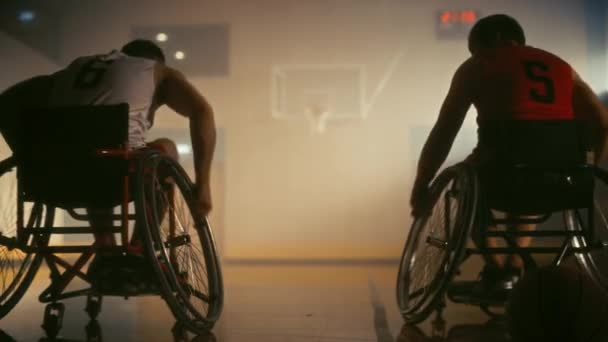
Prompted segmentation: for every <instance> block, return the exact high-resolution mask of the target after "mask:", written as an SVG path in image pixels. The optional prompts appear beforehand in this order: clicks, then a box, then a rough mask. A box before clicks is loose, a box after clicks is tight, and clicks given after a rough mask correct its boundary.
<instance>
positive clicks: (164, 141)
mask: <svg viewBox="0 0 608 342" xmlns="http://www.w3.org/2000/svg"><path fill="white" fill-rule="evenodd" d="M146 148H150V149H154V150H157V151H159V152H160V153H162V154H163V155H165V156H168V157H169V158H171V159H173V160H175V161H178V160H179V153H178V151H177V146H176V145H175V143H174V142H173V141H172V140H171V139H168V138H159V139H156V140H153V141H151V142H149V143H148V144H147V146H146ZM161 211H162V212H161V213H159V216H160V217H162V216H164V214H165V211H166V208H162V209H161ZM139 229H141V228H140V226H139V223H136V227H135V230H134V231H133V235H132V236H131V246H132V248H133V250H134V251H140V250H141V246H142V241H141V238H140V234H139Z"/></svg>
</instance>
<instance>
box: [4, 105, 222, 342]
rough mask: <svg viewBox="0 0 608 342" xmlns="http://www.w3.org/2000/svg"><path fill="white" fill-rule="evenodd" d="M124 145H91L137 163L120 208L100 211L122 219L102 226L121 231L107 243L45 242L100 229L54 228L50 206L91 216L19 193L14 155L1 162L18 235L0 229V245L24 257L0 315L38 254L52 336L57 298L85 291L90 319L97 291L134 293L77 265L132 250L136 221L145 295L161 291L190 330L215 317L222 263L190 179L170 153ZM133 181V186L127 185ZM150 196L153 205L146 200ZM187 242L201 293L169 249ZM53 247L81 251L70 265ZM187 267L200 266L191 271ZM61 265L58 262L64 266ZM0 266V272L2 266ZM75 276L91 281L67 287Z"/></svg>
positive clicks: (28, 277) (28, 279) (96, 309)
mask: <svg viewBox="0 0 608 342" xmlns="http://www.w3.org/2000/svg"><path fill="white" fill-rule="evenodd" d="M125 108H127V109H128V107H125V106H124V105H120V106H117V107H116V108H110V110H114V109H116V110H115V112H117V113H118V112H120V114H121V115H126V113H127V112H128V111H127V112H125ZM76 109H78V108H76ZM127 146H128V144H127V143H124V144H123V145H122V146H120V147H119V148H98V149H97V150H96V151H95V154H96V155H97V157H96V158H114V159H122V160H123V161H124V163H125V165H129V164H128V163H131V165H132V164H133V163H135V166H136V170H135V171H136V172H135V177H131V176H130V170H128V169H127V168H126V167H125V173H124V174H123V175H122V196H121V198H120V203H119V206H120V212H119V213H118V214H112V215H111V216H110V217H108V216H106V215H104V216H103V217H104V218H108V219H109V218H111V220H112V221H116V220H120V225H119V226H116V225H115V224H114V223H113V224H112V226H111V227H103V228H104V232H111V233H113V234H116V233H118V234H120V242H121V244H120V245H116V246H112V247H102V246H99V245H97V243H96V242H94V243H93V244H90V245H72V246H49V241H50V237H51V236H52V235H68V234H92V233H95V232H97V231H98V230H97V228H94V227H92V226H87V227H85V226H78V227H64V226H57V227H55V226H54V225H53V221H54V213H55V209H56V207H59V208H62V209H64V210H65V211H66V212H67V213H68V214H69V215H70V216H71V217H72V218H74V219H76V220H80V221H86V220H90V219H91V218H92V217H93V216H92V215H89V214H79V213H78V212H76V209H77V208H84V207H81V206H70V205H62V204H61V203H57V202H53V203H51V202H47V201H45V200H41V199H40V198H39V197H38V198H36V197H35V196H31V194H28V193H27V192H26V191H24V184H23V181H24V175H23V174H22V172H21V171H22V169H21V167H20V166H19V165H18V164H19V163H18V162H17V160H18V156H12V157H9V158H8V159H6V160H4V161H2V162H0V177H2V176H3V175H4V174H5V173H7V172H9V171H10V170H11V169H13V168H15V167H17V196H16V199H17V206H16V211H17V218H16V221H17V222H16V234H15V236H12V237H11V236H5V235H2V231H0V248H2V247H3V246H4V247H6V248H7V250H9V251H10V250H12V249H18V250H20V251H22V252H23V253H24V254H25V257H24V258H23V263H22V264H21V265H20V266H19V267H20V268H19V272H18V273H17V274H15V273H13V275H14V276H15V277H14V278H13V280H12V282H11V284H10V285H9V286H8V287H7V288H5V289H4V290H5V291H4V292H0V318H2V317H3V316H5V315H7V314H8V313H9V312H10V311H11V310H12V308H13V307H14V306H15V305H17V303H18V302H19V300H20V299H21V298H22V296H23V295H24V294H25V292H26V291H27V288H28V287H29V286H30V284H31V283H32V281H33V279H34V277H35V275H36V272H37V271H38V268H39V267H40V265H41V263H42V261H43V260H44V261H45V262H46V264H47V265H48V268H49V270H50V275H51V283H50V285H49V286H48V287H47V288H46V289H45V290H43V291H42V293H41V294H40V295H39V297H38V299H39V301H40V302H41V303H49V304H48V305H47V306H46V308H45V315H44V322H43V325H42V327H43V328H44V330H45V331H46V333H47V336H49V337H50V338H54V337H55V336H57V334H58V332H59V330H60V329H61V325H62V319H63V313H64V310H65V308H64V305H63V304H62V303H59V302H58V301H60V300H63V299H67V298H73V297H79V296H87V304H86V311H87V313H88V314H89V317H90V318H91V319H92V320H94V319H96V318H97V316H98V314H99V313H100V311H101V301H102V297H103V296H108V295H110V296H121V297H125V299H127V298H128V297H129V296H136V295H140V294H138V293H135V294H134V293H127V294H124V293H116V292H112V293H109V292H107V291H103V290H100V289H99V288H98V287H97V286H96V285H95V284H94V283H93V281H92V279H90V277H89V276H88V275H87V274H86V273H84V272H82V271H81V269H82V268H83V267H85V266H86V265H87V262H88V261H89V260H90V259H91V257H92V256H93V255H94V254H95V253H96V252H101V251H103V252H107V253H114V254H118V255H125V254H127V253H130V252H131V250H130V241H129V224H130V223H131V222H133V221H135V222H140V224H139V225H134V228H133V230H134V231H135V229H139V233H140V234H141V235H140V238H141V240H142V242H143V243H144V253H145V255H146V256H147V259H148V262H150V263H151V265H152V269H154V273H155V274H156V276H157V284H156V285H157V288H158V289H157V290H156V291H154V293H144V294H158V295H161V296H162V298H163V299H164V300H165V302H166V303H167V305H168V307H169V309H170V310H171V312H172V313H173V315H174V317H175V318H176V320H177V321H178V322H179V323H180V324H181V325H182V326H184V327H186V328H188V329H190V330H192V331H194V332H195V333H204V332H207V331H209V330H210V329H211V328H212V327H213V325H214V324H215V322H216V321H217V320H218V319H219V316H220V314H221V311H222V307H223V282H222V274H221V268H220V262H219V259H218V256H217V251H216V246H215V242H214V239H213V235H212V233H211V228H210V226H209V223H208V221H207V220H206V219H205V218H204V217H201V216H199V215H198V214H197V212H198V208H195V207H194V201H193V196H194V185H193V184H192V182H191V181H190V179H189V177H188V175H187V173H186V172H185V171H184V170H183V169H182V168H181V166H180V165H179V164H178V163H177V162H176V161H173V160H172V159H171V158H169V157H167V156H164V155H162V154H160V153H159V152H157V151H154V150H150V149H144V150H130V149H129V148H128V147H127ZM161 167H162V168H163V172H162V179H163V182H164V181H165V180H166V179H170V181H171V182H170V184H169V185H170V189H169V191H168V195H167V198H164V195H163V196H159V195H158V194H159V193H160V192H162V193H164V191H165V190H164V189H160V190H159V188H160V181H159V178H160V177H158V174H159V169H160V168H161ZM133 183H134V184H135V186H133ZM176 192H179V194H180V195H181V198H182V199H183V204H184V205H185V206H186V208H185V209H184V210H187V211H188V216H190V219H191V220H192V223H193V227H192V229H191V230H189V227H185V228H184V227H183V226H181V224H182V223H181V222H177V221H179V219H176V217H175V215H176V214H177V213H176V212H175V210H176V208H175V207H174V205H175V204H176V203H175V201H174V198H175V195H176ZM28 196H29V197H28ZM38 196H39V195H38ZM163 199H164V200H165V201H166V203H165V204H166V205H167V208H166V210H165V209H160V210H159V208H158V206H159V204H157V200H163ZM131 201H134V204H135V206H134V207H135V213H130V212H129V203H130V202H131ZM151 201H152V202H153V203H150V202H151ZM26 202H28V203H33V206H32V210H31V212H30V217H29V219H27V220H26V219H25V215H26V210H25V203H26ZM112 206H114V204H110V205H109V206H108V207H112ZM161 208H162V204H161ZM44 209H46V211H44ZM163 210H165V211H164V213H159V212H160V211H163ZM167 215H168V220H167V221H168V225H169V228H168V237H165V236H164V235H163V234H164V232H163V231H161V229H162V228H161V226H162V225H163V223H164V222H165V221H164V217H165V216H167ZM176 220H177V221H176ZM0 228H1V227H0ZM9 229H10V228H9ZM153 230H154V231H153ZM178 230H180V231H178ZM193 244H194V245H195V251H194V253H196V254H201V255H197V257H201V258H202V257H204V261H203V264H204V265H202V264H201V262H200V261H198V260H196V262H197V263H198V264H193V261H192V260H193V259H192V256H190V258H189V259H188V260H186V261H185V262H190V265H189V266H190V270H189V271H190V272H198V271H201V267H202V270H203V271H204V272H205V273H206V274H204V277H205V279H204V280H205V281H206V283H207V284H206V285H204V287H206V289H205V290H206V291H207V293H203V292H204V291H203V290H201V289H200V287H197V286H196V285H199V284H197V283H196V282H198V281H200V279H198V278H197V279H194V282H195V283H191V282H187V281H186V282H184V281H185V280H184V279H186V278H187V277H189V276H192V274H189V273H188V272H189V271H188V270H186V271H184V270H183V269H181V265H177V262H178V260H177V257H176V255H175V250H176V249H178V248H182V247H183V248H190V247H192V245H193ZM199 246H200V247H199ZM197 248H198V250H197ZM167 250H168V251H167ZM56 253H59V254H64V253H65V254H80V256H78V257H77V258H76V259H75V261H74V262H73V263H71V262H70V261H68V260H66V259H65V258H62V257H61V256H58V255H56ZM181 261H183V259H182V260H181ZM161 263H162V265H161ZM193 265H194V267H198V268H197V269H196V270H195V269H193V268H192V267H193ZM60 268H63V272H62V271H61V269H60ZM0 271H2V270H1V269H0ZM184 277H186V278H184ZM75 278H79V279H81V280H84V281H85V282H86V283H88V284H90V285H91V286H90V287H88V288H84V289H79V290H74V291H66V290H67V288H68V286H69V285H70V284H71V282H72V280H74V279H75ZM180 281H181V282H180ZM0 290H1V289H0ZM197 299H198V300H200V301H201V302H202V303H206V304H200V305H197V304H199V303H198V302H197V303H193V301H195V300H197ZM200 306H203V308H200Z"/></svg>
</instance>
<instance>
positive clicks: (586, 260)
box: [564, 204, 608, 289]
mask: <svg viewBox="0 0 608 342" xmlns="http://www.w3.org/2000/svg"><path fill="white" fill-rule="evenodd" d="M596 206H597V204H596ZM597 209H598V208H596V210H597ZM564 220H565V222H566V229H568V230H571V231H582V230H583V225H582V224H581V219H580V216H579V215H577V213H576V211H575V210H567V211H566V212H564ZM599 224H603V223H599ZM588 246H590V243H589V241H587V239H586V238H585V235H583V236H575V237H573V238H572V247H575V248H585V247H588ZM603 253H605V252H604V251H602V250H599V249H598V250H593V251H590V252H578V253H575V256H576V261H577V262H578V263H579V265H580V266H582V267H583V268H584V269H585V270H586V271H587V273H588V274H589V275H590V276H591V278H592V279H593V280H595V282H596V283H597V284H599V285H600V286H602V287H604V288H606V289H608V272H607V271H606V270H602V268H601V266H600V258H603V259H604V261H603V263H605V262H606V261H605V259H606V256H605V255H603Z"/></svg>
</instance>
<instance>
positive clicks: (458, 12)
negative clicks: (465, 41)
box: [435, 9, 480, 39]
mask: <svg viewBox="0 0 608 342" xmlns="http://www.w3.org/2000/svg"><path fill="white" fill-rule="evenodd" d="M479 18H480V14H479V11H477V10H474V9H446V10H439V11H437V12H436V13H435V28H436V32H437V38H438V39H462V38H467V36H468V34H469V31H470V30H471V28H472V27H473V25H475V23H476V22H477V20H478V19H479Z"/></svg>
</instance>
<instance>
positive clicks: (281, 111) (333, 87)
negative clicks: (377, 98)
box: [271, 64, 366, 132]
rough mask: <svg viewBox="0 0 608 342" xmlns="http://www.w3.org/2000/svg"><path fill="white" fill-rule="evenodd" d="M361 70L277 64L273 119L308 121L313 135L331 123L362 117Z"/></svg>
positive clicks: (349, 66) (327, 66)
mask: <svg viewBox="0 0 608 342" xmlns="http://www.w3.org/2000/svg"><path fill="white" fill-rule="evenodd" d="M364 71H365V69H364V67H363V65H358V64H352V65H343V64H336V65H331V64H307V65H293V64H292V65H277V66H274V67H273V68H272V75H271V77H272V80H271V106H272V116H273V117H274V118H276V119H286V120H288V119H302V120H306V119H307V120H309V121H310V122H311V127H312V128H313V130H314V131H316V132H322V131H323V130H324V129H325V123H326V122H327V121H331V120H344V119H356V120H360V119H363V118H364V117H365V91H366V89H365V73H364Z"/></svg>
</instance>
